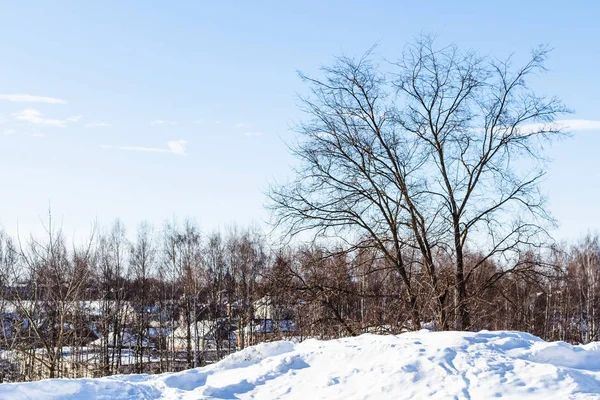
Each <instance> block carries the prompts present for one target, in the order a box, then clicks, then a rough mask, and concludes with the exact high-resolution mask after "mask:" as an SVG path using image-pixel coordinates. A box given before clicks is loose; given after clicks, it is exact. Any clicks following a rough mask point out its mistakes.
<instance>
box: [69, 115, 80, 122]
mask: <svg viewBox="0 0 600 400" xmlns="http://www.w3.org/2000/svg"><path fill="white" fill-rule="evenodd" d="M81 118H83V116H81V115H75V116H73V117H68V118H67V119H66V120H65V121H67V122H79V121H80V120H81Z"/></svg>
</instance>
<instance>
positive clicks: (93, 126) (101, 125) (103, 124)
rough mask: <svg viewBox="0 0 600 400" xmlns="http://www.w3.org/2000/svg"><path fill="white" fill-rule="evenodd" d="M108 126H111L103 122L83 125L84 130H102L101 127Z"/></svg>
mask: <svg viewBox="0 0 600 400" xmlns="http://www.w3.org/2000/svg"><path fill="white" fill-rule="evenodd" d="M108 126H112V125H111V124H109V123H108V122H104V121H94V122H88V123H87V124H85V127H86V128H102V127H108Z"/></svg>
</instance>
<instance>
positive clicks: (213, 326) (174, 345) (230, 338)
mask: <svg viewBox="0 0 600 400" xmlns="http://www.w3.org/2000/svg"><path fill="white" fill-rule="evenodd" d="M188 333H189V334H188ZM188 336H189V338H190V341H191V350H192V351H196V350H199V351H208V350H217V348H219V349H230V348H232V347H233V346H234V344H235V334H234V333H233V331H232V329H231V327H228V326H227V324H225V323H224V322H223V321H207V320H203V321H197V322H195V323H193V324H191V325H190V326H189V329H188V326H187V325H184V324H182V325H180V326H179V327H178V328H177V329H175V331H174V332H173V333H172V334H171V335H169V336H168V337H167V349H169V350H174V351H187V346H188Z"/></svg>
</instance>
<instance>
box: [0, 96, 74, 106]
mask: <svg viewBox="0 0 600 400" xmlns="http://www.w3.org/2000/svg"><path fill="white" fill-rule="evenodd" d="M0 100H7V101H12V102H13V103H48V104H67V102H66V101H65V100H62V99H57V98H55V97H44V96H33V95H30V94H0Z"/></svg>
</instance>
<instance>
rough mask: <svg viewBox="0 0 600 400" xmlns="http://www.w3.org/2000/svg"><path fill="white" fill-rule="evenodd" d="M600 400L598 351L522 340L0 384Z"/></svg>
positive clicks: (104, 395) (166, 395)
mask: <svg viewBox="0 0 600 400" xmlns="http://www.w3.org/2000/svg"><path fill="white" fill-rule="evenodd" d="M250 398H252V399H411V398H414V399H421V398H430V399H490V398H503V399H544V400H551V399H578V400H581V399H598V398H600V343H592V344H589V345H582V346H572V345H569V344H567V343H563V342H553V343H548V342H544V341H543V340H541V339H539V338H537V337H535V336H532V335H530V334H526V333H521V332H510V331H501V332H489V331H482V332H478V333H466V332H430V331H425V330H423V331H419V332H410V333H404V334H401V335H396V336H392V335H389V336H379V335H373V334H365V335H362V336H359V337H355V338H345V339H339V340H331V341H319V340H314V339H311V340H306V341H304V342H302V343H293V342H287V341H279V342H272V343H263V344H259V345H257V346H253V347H250V348H247V349H245V350H242V351H239V352H237V353H234V354H232V355H230V356H229V357H227V358H225V359H224V360H222V361H220V362H218V363H215V364H212V365H210V366H207V367H204V368H197V369H193V370H188V371H183V372H179V373H170V374H162V375H120V376H113V377H108V378H102V379H79V380H76V379H72V380H68V379H64V380H60V379H53V380H46V381H39V382H32V383H20V384H4V385H0V399H40V400H43V399H121V400H123V399H128V400H132V399H156V400H157V399H165V400H167V399H250Z"/></svg>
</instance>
